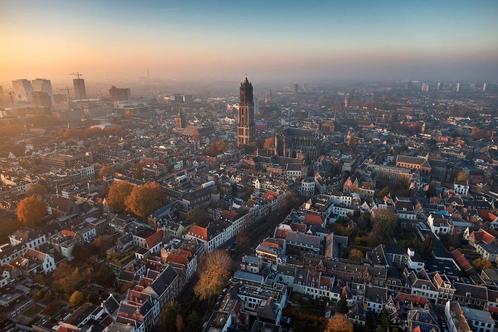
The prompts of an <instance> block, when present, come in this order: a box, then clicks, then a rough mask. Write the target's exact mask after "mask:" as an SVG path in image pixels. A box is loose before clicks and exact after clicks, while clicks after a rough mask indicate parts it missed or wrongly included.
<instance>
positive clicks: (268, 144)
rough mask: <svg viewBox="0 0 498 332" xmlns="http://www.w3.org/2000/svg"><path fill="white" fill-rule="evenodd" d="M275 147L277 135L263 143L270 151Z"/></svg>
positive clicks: (264, 147)
mask: <svg viewBox="0 0 498 332" xmlns="http://www.w3.org/2000/svg"><path fill="white" fill-rule="evenodd" d="M274 147H275V137H268V138H266V139H265V141H264V143H263V149H265V150H267V151H269V150H272V149H273V148H274Z"/></svg>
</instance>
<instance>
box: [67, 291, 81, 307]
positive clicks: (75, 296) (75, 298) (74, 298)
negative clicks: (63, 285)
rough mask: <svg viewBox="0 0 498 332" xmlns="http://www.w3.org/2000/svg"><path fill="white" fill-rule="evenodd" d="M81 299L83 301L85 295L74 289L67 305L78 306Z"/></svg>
mask: <svg viewBox="0 0 498 332" xmlns="http://www.w3.org/2000/svg"><path fill="white" fill-rule="evenodd" d="M83 301H85V295H84V294H83V293H82V292H80V291H78V290H75V291H74V292H73V293H72V294H71V296H70V297H69V305H70V306H71V307H76V306H79V305H80V304H82V303H83Z"/></svg>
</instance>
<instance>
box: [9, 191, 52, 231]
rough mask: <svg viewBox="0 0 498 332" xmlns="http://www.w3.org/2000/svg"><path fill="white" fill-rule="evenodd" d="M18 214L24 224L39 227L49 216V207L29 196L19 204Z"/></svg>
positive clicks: (18, 218)
mask: <svg viewBox="0 0 498 332" xmlns="http://www.w3.org/2000/svg"><path fill="white" fill-rule="evenodd" d="M16 214H17V220H19V222H21V223H22V224H24V225H29V226H38V225H40V223H41V222H42V221H43V218H45V216H46V215H47V205H46V204H45V203H44V202H43V201H41V200H40V199H38V198H37V197H36V196H34V195H33V196H29V197H26V198H24V199H22V200H21V201H20V202H19V204H18V205H17V209H16Z"/></svg>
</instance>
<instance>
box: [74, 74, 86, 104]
mask: <svg viewBox="0 0 498 332" xmlns="http://www.w3.org/2000/svg"><path fill="white" fill-rule="evenodd" d="M73 88H74V97H75V98H76V99H86V88H85V80H84V79H82V78H75V79H73Z"/></svg>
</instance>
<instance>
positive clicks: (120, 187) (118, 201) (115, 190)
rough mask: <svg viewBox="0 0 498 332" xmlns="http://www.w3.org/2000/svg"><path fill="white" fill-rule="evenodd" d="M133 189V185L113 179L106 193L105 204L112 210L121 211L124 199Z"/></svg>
mask: <svg viewBox="0 0 498 332" xmlns="http://www.w3.org/2000/svg"><path fill="white" fill-rule="evenodd" d="M132 190H133V185H132V184H131V183H129V182H126V181H114V182H113V183H112V185H111V188H109V193H108V194H107V199H106V201H107V204H108V205H109V207H110V208H111V210H112V211H113V212H123V211H124V210H125V208H126V204H125V203H126V199H127V198H128V196H129V195H130V193H131V192H132Z"/></svg>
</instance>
